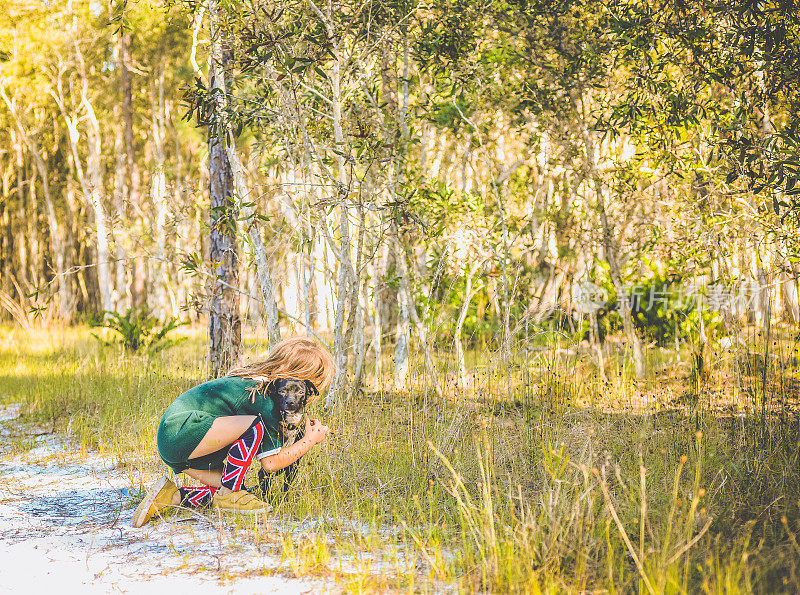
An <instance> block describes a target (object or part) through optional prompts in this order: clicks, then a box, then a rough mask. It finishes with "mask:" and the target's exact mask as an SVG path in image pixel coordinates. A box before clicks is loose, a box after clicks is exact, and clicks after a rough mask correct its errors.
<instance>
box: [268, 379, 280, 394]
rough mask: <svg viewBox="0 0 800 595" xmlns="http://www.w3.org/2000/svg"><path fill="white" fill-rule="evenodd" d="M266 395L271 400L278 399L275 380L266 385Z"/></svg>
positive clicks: (276, 381)
mask: <svg viewBox="0 0 800 595" xmlns="http://www.w3.org/2000/svg"><path fill="white" fill-rule="evenodd" d="M267 394H268V395H269V396H270V397H271V398H273V399H277V398H278V380H277V379H276V380H273V381H271V382H270V383H269V385H267Z"/></svg>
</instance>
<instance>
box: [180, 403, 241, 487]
mask: <svg viewBox="0 0 800 595" xmlns="http://www.w3.org/2000/svg"><path fill="white" fill-rule="evenodd" d="M255 419H256V416H255V415H231V416H228V417H218V418H217V419H215V420H214V423H213V424H211V427H210V428H209V429H208V432H206V435H205V436H203V439H202V440H201V441H200V444H198V445H197V447H196V448H195V449H194V450H193V451H192V453H191V454H190V455H189V458H190V459H194V458H197V457H202V456H204V455H208V454H211V453H212V452H216V451H218V450H219V449H220V448H223V447H225V446H230V445H231V444H233V443H234V442H236V441H237V440H238V439H239V437H240V436H241V435H242V434H243V433H244V432H245V431H247V428H249V427H250V426H251V425H252V424H253V421H255ZM196 479H199V478H196ZM200 481H203V480H202V479H201V480H200ZM209 485H210V484H209Z"/></svg>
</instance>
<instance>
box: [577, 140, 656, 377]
mask: <svg viewBox="0 0 800 595" xmlns="http://www.w3.org/2000/svg"><path fill="white" fill-rule="evenodd" d="M583 141H584V145H585V149H586V161H587V167H588V170H589V174H590V175H591V177H592V182H593V183H594V191H595V198H596V200H597V209H598V211H599V212H600V225H601V232H602V237H603V250H604V251H605V256H606V260H607V261H608V267H609V274H610V276H611V282H612V283H613V284H614V288H615V289H616V291H617V296H618V303H619V310H620V315H621V316H622V326H623V328H624V330H625V336H626V338H627V340H628V343H629V344H630V345H631V349H632V352H633V366H634V370H635V372H636V377H637V378H638V379H639V380H644V378H645V376H646V375H647V368H646V365H645V359H644V348H643V346H642V342H641V340H640V339H639V336H638V335H637V334H636V328H635V327H634V325H633V316H632V314H631V304H630V301H629V300H628V299H627V296H626V294H625V286H624V285H623V283H622V273H621V271H620V267H619V260H618V258H617V249H616V247H615V246H614V234H613V230H612V229H611V225H610V224H609V222H608V216H607V214H606V206H605V198H604V194H603V181H602V180H601V179H600V174H599V173H598V171H597V161H596V157H595V146H594V141H593V139H592V136H591V133H590V132H589V130H588V129H586V128H584V130H583Z"/></svg>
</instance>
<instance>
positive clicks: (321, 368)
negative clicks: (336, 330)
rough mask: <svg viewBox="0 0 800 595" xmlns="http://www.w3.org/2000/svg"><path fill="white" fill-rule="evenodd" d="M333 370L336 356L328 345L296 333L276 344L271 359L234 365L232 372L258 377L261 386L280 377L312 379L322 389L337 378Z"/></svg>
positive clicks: (230, 373)
mask: <svg viewBox="0 0 800 595" xmlns="http://www.w3.org/2000/svg"><path fill="white" fill-rule="evenodd" d="M333 372H334V365H333V358H332V357H331V354H330V353H329V352H328V350H327V349H325V348H324V347H322V346H321V345H320V344H319V343H317V342H316V341H312V340H311V339H306V338H305V337H292V338H291V339H286V340H284V341H281V342H280V343H278V344H277V345H275V347H273V348H272V350H271V351H270V352H269V355H267V359H265V360H263V361H257V362H253V363H251V364H247V365H245V366H237V367H235V368H232V369H231V370H230V371H229V372H228V376H238V377H240V378H253V379H255V380H258V381H260V384H259V386H258V390H262V389H263V388H264V387H266V386H267V385H268V384H269V383H270V382H272V381H273V380H277V379H278V378H291V379H292V380H309V381H310V382H312V383H313V384H314V386H315V387H316V388H317V390H318V391H319V392H320V393H322V392H323V391H325V390H326V389H327V388H328V386H329V385H330V383H331V381H332V380H333Z"/></svg>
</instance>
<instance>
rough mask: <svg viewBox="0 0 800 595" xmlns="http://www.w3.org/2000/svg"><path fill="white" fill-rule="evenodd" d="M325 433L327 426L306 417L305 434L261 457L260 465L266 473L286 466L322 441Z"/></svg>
mask: <svg viewBox="0 0 800 595" xmlns="http://www.w3.org/2000/svg"><path fill="white" fill-rule="evenodd" d="M327 433H328V426H326V425H323V423H322V422H321V421H320V420H318V419H307V420H306V428H305V435H304V436H303V437H302V438H301V439H300V440H298V441H297V442H295V443H294V444H292V445H291V446H287V447H286V448H282V449H281V450H280V452H278V453H276V454H274V455H270V456H268V457H264V458H263V459H261V467H262V468H263V469H264V471H266V472H267V473H274V472H275V471H280V470H281V469H284V468H286V467H288V466H289V465H291V464H292V463H294V462H295V461H296V460H297V459H299V458H300V457H302V456H303V455H304V454H306V453H307V452H308V451H309V450H311V448H312V447H314V446H316V445H317V444H319V443H320V442H322V441H323V440H324V439H325V435H326V434H327Z"/></svg>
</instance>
